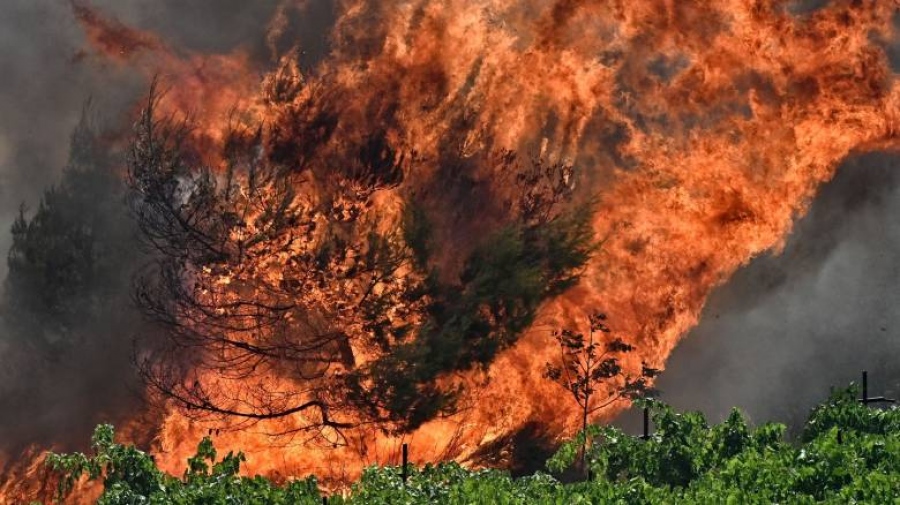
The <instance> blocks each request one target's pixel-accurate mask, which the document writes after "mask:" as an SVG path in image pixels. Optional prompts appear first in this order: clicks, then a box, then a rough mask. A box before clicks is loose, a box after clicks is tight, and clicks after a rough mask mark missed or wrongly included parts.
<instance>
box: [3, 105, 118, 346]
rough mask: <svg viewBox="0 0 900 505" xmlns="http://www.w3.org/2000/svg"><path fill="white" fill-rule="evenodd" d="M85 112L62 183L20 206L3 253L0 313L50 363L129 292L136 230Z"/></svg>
mask: <svg viewBox="0 0 900 505" xmlns="http://www.w3.org/2000/svg"><path fill="white" fill-rule="evenodd" d="M89 111H90V107H89V106H86V107H85V112H84V114H83V117H82V120H81V122H80V123H79V125H78V126H77V127H76V129H75V130H74V132H73V134H72V139H71V147H70V152H69V160H68V163H67V165H66V167H65V169H64V171H63V174H62V178H61V181H60V183H59V184H58V185H56V186H54V187H51V188H49V189H47V190H46V191H45V192H44V194H43V197H42V198H41V201H40V204H39V205H38V206H37V209H36V210H35V211H34V212H33V213H29V212H28V210H27V208H26V206H25V205H24V204H22V206H21V208H20V211H19V215H18V217H17V218H16V220H15V221H14V223H13V226H12V229H11V232H12V245H11V247H10V249H9V252H8V255H7V265H8V272H7V276H6V279H5V289H4V292H5V295H4V298H3V299H2V302H0V315H2V316H3V319H4V320H5V321H6V322H7V324H8V325H9V328H10V330H11V331H10V334H11V335H13V336H15V337H17V339H18V340H19V341H20V342H21V343H23V344H25V345H26V346H27V347H28V348H30V349H32V350H33V351H35V352H37V353H39V354H41V355H43V356H44V357H45V358H49V359H51V360H56V359H59V358H60V356H61V354H63V353H65V352H66V350H67V349H69V348H70V347H71V346H73V345H78V344H80V343H81V340H82V337H83V336H84V335H83V333H84V332H85V328H86V327H88V326H90V324H91V323H93V322H96V321H97V320H98V319H103V318H106V316H105V315H104V314H103V312H104V311H105V310H106V309H108V308H109V305H110V304H111V303H112V301H113V300H114V299H116V298H117V297H118V295H119V294H120V293H123V292H125V291H126V290H127V282H128V277H129V274H128V268H129V267H128V265H129V264H130V263H131V262H132V261H133V258H134V255H133V253H127V254H126V253H125V251H128V250H129V249H130V248H132V247H133V242H132V240H131V236H132V231H133V229H132V226H131V222H130V220H129V219H128V218H127V216H126V215H125V205H124V201H123V197H124V186H123V184H122V182H121V179H120V178H119V176H118V175H117V174H116V172H115V170H114V169H113V165H114V161H113V159H112V158H111V156H110V153H109V149H108V148H107V147H106V146H105V145H103V141H102V139H101V138H100V137H99V135H98V134H97V132H96V131H95V129H94V127H93V126H92V125H91V122H90V120H89V118H90V112H89ZM123 280H124V282H123ZM108 319H109V318H106V320H108Z"/></svg>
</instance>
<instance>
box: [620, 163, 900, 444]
mask: <svg viewBox="0 0 900 505" xmlns="http://www.w3.org/2000/svg"><path fill="white" fill-rule="evenodd" d="M898 216H900V156H898V155H889V154H883V153H880V154H870V155H865V156H859V157H854V158H852V159H850V160H848V161H846V162H845V163H844V164H843V165H842V166H841V167H840V168H839V170H838V173H837V175H836V177H835V178H834V180H833V181H831V182H830V183H828V184H827V185H826V186H825V187H824V188H823V189H822V191H821V192H820V193H819V195H818V196H817V197H816V199H815V201H814V202H813V204H812V207H811V209H810V212H809V214H808V215H807V216H806V217H804V218H803V219H802V220H801V221H800V222H799V223H798V224H797V225H796V229H795V230H794V232H793V233H792V234H791V236H790V238H789V239H788V243H787V247H786V248H785V250H784V253H783V254H781V255H771V254H769V255H764V256H761V257H759V258H757V259H755V260H754V261H752V262H751V263H750V264H749V265H748V266H747V267H745V268H744V269H742V270H741V271H739V272H738V273H737V275H735V276H734V277H733V278H732V279H731V280H730V281H729V282H728V283H727V284H726V285H724V286H722V287H721V288H719V289H718V290H717V291H716V292H715V293H713V295H712V296H711V298H710V299H709V302H708V304H707V306H706V309H705V310H704V312H703V315H702V317H701V322H700V325H699V326H698V327H697V328H696V329H695V330H694V331H692V332H691V333H690V334H689V335H688V336H687V337H686V339H685V340H683V341H682V343H681V344H680V345H679V347H678V348H677V349H676V350H675V352H674V353H673V354H672V356H671V358H670V360H669V363H668V365H667V367H666V371H665V372H664V374H663V375H662V377H661V378H660V381H659V384H658V385H659V388H660V389H661V391H662V395H661V399H662V400H664V401H666V402H668V403H670V404H672V405H674V406H675V407H677V408H678V409H682V410H700V411H702V412H704V413H705V414H706V415H707V417H708V418H709V419H710V420H711V421H717V422H718V421H720V420H722V419H723V418H724V417H725V416H726V415H727V414H728V412H729V411H730V409H731V408H732V407H739V408H741V409H742V410H744V411H745V412H746V413H747V414H749V417H750V418H751V419H752V420H753V421H754V422H765V421H779V422H786V423H788V424H789V426H790V427H791V428H792V431H794V432H796V430H797V429H798V428H799V427H800V426H801V425H802V423H803V422H804V421H805V419H806V415H807V414H808V412H809V409H810V408H812V407H813V406H815V405H816V404H817V403H818V402H820V401H822V400H824V399H826V398H827V396H828V394H829V389H830V387H832V386H835V387H846V386H847V385H848V384H849V383H850V382H851V381H856V382H857V383H858V382H859V381H860V372H861V371H862V370H868V371H869V390H870V395H872V396H877V395H881V394H886V395H888V396H891V397H893V398H898V397H900V310H898V307H900V221H898ZM620 423H621V424H622V425H624V426H626V427H627V428H628V429H629V430H632V431H634V430H637V429H639V428H638V426H639V425H638V423H637V415H636V414H635V413H633V412H632V413H630V414H629V415H628V416H626V417H625V418H623V419H622V420H621V421H620Z"/></svg>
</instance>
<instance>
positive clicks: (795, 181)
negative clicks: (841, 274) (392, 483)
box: [75, 0, 900, 479]
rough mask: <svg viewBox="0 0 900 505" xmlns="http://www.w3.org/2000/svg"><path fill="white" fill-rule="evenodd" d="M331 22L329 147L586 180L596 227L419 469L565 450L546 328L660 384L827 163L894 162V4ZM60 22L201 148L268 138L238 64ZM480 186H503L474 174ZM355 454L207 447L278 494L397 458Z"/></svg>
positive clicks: (377, 446)
mask: <svg viewBox="0 0 900 505" xmlns="http://www.w3.org/2000/svg"><path fill="white" fill-rule="evenodd" d="M334 7H335V12H336V22H335V26H334V29H333V32H332V34H331V36H330V47H331V49H330V51H329V53H328V55H327V57H326V58H324V59H323V60H322V61H321V62H319V63H318V64H317V65H316V66H315V68H313V69H310V71H308V72H306V75H305V76H304V77H303V78H304V79H306V80H307V81H308V82H310V83H315V84H316V85H320V86H322V87H323V89H326V90H328V91H327V97H328V101H329V102H328V103H329V105H330V106H331V107H332V108H333V109H334V110H335V111H337V113H338V117H339V120H340V126H339V128H340V131H341V135H343V136H344V138H351V139H352V138H355V137H361V136H363V135H365V134H366V132H371V131H382V130H383V131H385V132H386V134H387V138H388V139H389V140H390V142H391V143H392V144H393V146H394V147H395V148H396V149H397V150H398V151H402V152H412V151H415V152H416V153H418V156H419V159H420V160H422V163H420V165H421V167H419V168H416V169H415V170H416V172H415V173H414V174H413V176H414V177H415V178H416V179H417V180H419V181H420V184H421V185H422V187H428V186H429V183H430V184H431V185H432V186H435V187H437V186H439V184H440V182H441V179H440V177H442V175H441V171H440V170H436V169H434V167H440V166H441V165H440V164H441V161H442V160H443V159H445V156H446V153H448V152H453V153H458V154H462V155H463V157H465V156H467V155H471V156H474V155H475V153H479V152H483V151H490V150H496V149H514V150H517V151H520V152H525V153H531V154H535V155H541V156H543V157H545V158H549V159H553V160H568V161H571V162H572V163H574V164H575V165H576V167H578V168H579V169H580V170H581V171H582V176H581V179H580V182H579V183H580V184H581V187H580V191H581V192H582V194H583V196H584V197H586V198H587V197H590V198H597V199H598V200H599V202H600V206H599V211H598V213H597V217H596V221H595V223H594V225H595V230H596V232H597V235H598V237H601V238H603V240H604V243H603V248H602V250H601V251H600V252H599V253H598V254H597V256H596V257H595V259H594V260H593V261H592V262H591V263H590V265H589V268H588V271H587V272H586V274H585V276H584V279H583V281H582V282H581V284H580V285H579V286H578V287H577V288H575V289H573V290H571V291H570V292H569V293H567V294H566V295H564V296H562V297H560V298H559V299H557V300H554V301H553V302H552V303H548V304H547V305H546V306H545V307H544V308H543V309H542V311H541V318H540V321H539V323H538V324H536V325H535V327H534V328H533V329H532V330H531V331H530V332H529V333H528V334H527V335H526V336H525V337H524V338H523V339H522V340H521V342H520V343H519V344H518V345H517V346H516V347H515V348H514V349H511V350H510V351H508V352H506V353H505V354H503V355H502V356H501V357H500V358H499V359H498V360H497V361H496V362H495V363H494V365H493V366H492V367H491V369H490V371H489V372H488V373H486V374H480V375H479V376H473V377H470V378H469V380H470V381H471V382H472V384H473V385H475V387H474V388H473V389H472V390H471V392H470V395H469V397H468V398H467V399H466V400H467V401H468V402H469V405H470V406H471V407H472V408H471V409H469V410H466V411H465V412H464V413H463V414H462V415H461V416H459V417H458V418H455V419H451V420H447V421H439V422H433V423H431V424H429V425H426V426H425V427H424V428H422V429H421V430H419V431H418V432H416V433H415V434H413V435H412V436H411V443H412V445H413V447H414V450H413V453H414V455H415V457H416V458H415V459H419V460H428V459H434V458H438V457H452V458H457V459H462V460H465V459H467V458H468V457H470V456H471V455H472V454H473V453H475V452H476V450H477V449H478V447H479V446H483V445H485V444H487V443H489V442H491V441H494V440H496V439H498V438H500V437H503V436H505V435H508V434H509V433H512V432H515V431H516V430H517V429H520V428H522V427H523V426H525V425H526V424H528V423H530V422H533V421H538V422H539V423H540V424H541V425H542V426H545V427H546V429H547V431H548V433H551V434H561V433H566V432H568V431H569V430H571V428H572V423H573V421H575V418H574V416H573V415H572V411H571V407H570V406H569V405H568V403H567V401H566V398H565V396H564V395H563V394H561V391H557V390H556V389H554V388H556V386H554V385H552V384H550V383H548V382H546V381H545V380H543V379H542V378H541V377H540V370H541V367H542V365H543V363H544V362H546V360H547V359H548V356H549V354H550V353H551V352H553V351H554V349H555V348H554V347H553V345H552V344H551V340H550V339H549V330H550V329H551V328H555V327H558V326H559V325H564V324H569V325H571V324H580V321H582V319H583V316H584V314H585V313H586V311H589V310H592V309H594V308H598V307H599V308H602V309H603V310H604V311H606V312H608V313H609V314H610V315H611V318H612V325H613V327H614V328H613V329H614V330H615V331H616V332H617V333H618V334H620V335H622V336H623V337H625V338H627V339H630V340H631V341H633V342H634V343H635V344H637V346H638V351H637V353H636V354H637V355H636V356H634V361H635V362H637V361H640V360H643V361H646V362H648V363H649V364H651V365H656V366H662V365H663V364H664V363H665V360H666V357H667V356H668V355H669V353H670V352H671V351H672V349H673V348H674V346H675V345H676V344H677V343H678V340H679V338H681V336H682V335H684V334H685V332H687V331H688V330H689V329H690V328H691V327H693V326H694V325H695V324H696V323H697V320H698V317H699V314H700V312H701V310H702V308H703V305H704V302H705V300H706V297H707V296H708V294H709V293H710V291H711V290H712V289H713V288H714V287H716V286H717V285H719V284H721V283H723V282H725V281H726V280H727V279H728V278H729V277H730V276H731V275H732V274H733V273H734V272H735V271H736V270H737V269H738V268H739V267H741V266H742V265H744V264H746V263H747V262H748V261H749V260H750V259H751V258H753V257H754V256H756V255H759V254H760V253H762V252H764V251H768V250H772V249H775V250H778V249H779V248H780V247H782V245H783V243H784V240H785V237H786V236H787V235H788V234H789V232H790V231H791V227H792V224H793V223H794V221H795V220H796V219H797V218H798V217H799V216H801V215H803V213H804V212H805V211H806V208H807V205H808V204H809V202H810V200H811V199H812V198H813V197H814V195H815V193H816V190H817V188H818V187H819V186H820V185H821V184H822V183H823V182H825V181H828V180H829V179H830V178H831V177H832V176H833V173H834V170H835V167H836V166H837V164H838V163H839V162H840V161H841V160H843V159H844V158H846V157H847V156H848V155H849V154H851V153H854V152H863V151H869V150H874V149H895V148H896V147H897V145H898V136H897V130H898V118H900V114H898V113H900V88H898V86H897V84H896V78H895V76H894V74H893V73H892V71H891V68H890V64H889V61H888V58H887V55H886V51H885V45H886V44H887V43H888V42H889V41H891V40H893V39H894V38H895V37H896V29H897V23H896V19H897V16H898V9H900V3H898V2H896V1H895V0H880V1H875V0H868V1H866V0H852V1H851V0H847V1H837V0H836V1H833V2H831V3H830V4H829V5H828V7H826V8H823V9H820V10H815V11H813V12H811V13H804V14H796V13H794V12H792V11H791V9H790V7H791V5H790V4H789V3H787V2H779V1H775V0H768V1H765V0H721V1H700V0H697V1H691V2H676V1H673V0H668V1H667V0H642V1H634V0H631V1H627V2H626V1H602V2H601V1H586V0H585V1H577V0H521V1H511V0H509V1H507V0H466V1H463V0H443V1H438V0H434V1H430V0H419V1H389V2H384V1H375V0H372V1H365V0H339V1H337V2H336V3H335V6H334ZM308 8H309V5H308V2H303V1H298V2H284V3H283V4H282V5H281V7H280V8H279V9H278V15H277V16H276V19H275V20H274V21H273V22H272V23H271V24H270V31H269V34H268V38H267V40H268V41H269V42H270V45H271V46H272V47H275V48H277V47H279V44H280V45H281V46H282V47H283V46H284V45H285V44H286V42H285V37H289V35H286V34H289V31H288V30H285V26H286V23H289V21H285V19H288V17H287V16H288V14H290V13H295V14H296V13H301V14H300V15H301V16H302V12H303V10H304V9H308ZM75 12H76V15H77V16H78V18H79V20H80V21H81V23H82V25H83V26H84V28H85V30H86V33H87V35H88V37H89V40H90V41H91V43H92V47H93V49H94V50H95V51H98V52H99V53H101V54H103V55H106V57H108V58H109V59H110V60H111V61H114V62H116V63H115V64H117V65H122V66H125V67H128V68H137V69H141V70H142V71H144V72H145V73H146V74H147V75H155V74H157V73H159V72H161V73H162V75H163V76H164V78H165V79H166V80H167V81H168V82H170V83H171V84H172V86H171V90H172V91H171V97H170V98H171V100H169V101H168V102H167V103H169V104H170V106H172V107H174V108H176V109H189V110H191V111H193V112H194V115H195V117H196V118H197V119H198V120H199V121H200V124H201V125H202V126H203V131H204V133H205V137H206V139H207V141H209V142H212V143H215V141H216V140H217V138H218V136H219V135H220V133H221V131H222V129H223V127H224V125H225V124H226V119H227V114H228V112H230V111H231V110H232V108H233V107H234V106H235V105H236V104H237V105H238V106H239V107H240V109H241V110H243V111H246V114H248V115H250V116H252V117H253V118H254V119H259V120H265V121H277V120H278V115H277V113H278V110H277V108H273V107H270V106H267V105H266V104H265V103H264V101H263V99H262V96H261V93H260V92H258V91H256V90H258V89H259V88H258V84H259V81H260V78H261V75H260V74H261V73H264V72H265V70H264V69H262V68H259V67H257V66H255V65H254V64H253V63H251V61H252V59H251V58H249V57H248V56H247V53H246V52H238V53H235V54H228V55H207V54H200V53H189V52H185V51H183V50H178V49H175V48H174V47H173V46H172V45H171V44H169V43H167V42H166V41H165V40H163V38H161V37H159V36H157V35H154V34H152V33H148V32H140V31H137V30H134V29H132V28H128V27H127V26H125V25H122V24H121V23H118V22H115V21H111V20H109V19H106V18H104V17H103V16H102V15H100V14H99V13H97V12H95V11H93V10H91V9H89V8H87V7H85V6H76V8H75ZM300 49H301V50H302V47H301V48H300ZM299 78H300V77H299V76H298V79H299ZM474 174H475V176H476V177H479V178H480V179H481V180H483V181H485V183H486V184H489V185H494V186H496V185H501V184H502V180H503V178H502V177H497V175H498V174H494V173H491V171H490V169H489V168H483V169H477V170H475V171H474ZM496 189H497V190H498V191H502V189H503V188H496ZM452 222H453V218H452V216H448V217H447V223H446V224H448V225H449V224H452ZM448 228H449V226H448ZM467 238H471V237H466V236H461V237H459V239H460V240H466V239H467ZM611 414H612V412H607V413H606V414H605V415H611ZM202 434H205V427H201V428H198V427H196V426H192V425H190V424H189V423H188V422H187V421H185V420H184V419H183V418H181V417H180V416H179V414H178V413H177V412H174V411H173V412H171V413H169V415H168V416H167V418H166V420H165V422H164V424H163V426H162V427H161V429H160V437H159V439H158V444H159V447H160V448H161V449H162V450H164V451H167V454H168V457H167V458H165V459H166V461H165V464H166V465H168V466H169V467H170V468H172V469H174V468H176V467H180V465H181V462H182V461H183V459H184V457H185V456H186V454H187V453H188V452H189V451H190V449H191V448H192V446H193V444H195V443H196V440H197V438H198V436H201V435H202ZM360 437H361V438H360V444H359V446H358V447H351V448H347V449H343V450H341V451H339V452H335V451H331V450H330V449H327V448H324V449H323V448H313V447H288V448H280V447H274V446H273V441H272V440H271V439H270V438H268V437H266V436H264V435H262V434H255V433H252V432H246V431H245V432H224V433H223V434H221V435H220V436H219V439H220V440H219V441H218V443H220V444H221V445H223V446H226V447H227V446H235V447H239V448H241V449H244V450H245V451H247V452H248V453H249V454H250V462H249V463H250V471H252V472H278V473H280V474H281V475H295V474H303V473H308V472H316V473H319V474H321V475H323V476H329V477H334V478H338V479H340V478H343V477H345V476H350V477H352V476H353V475H355V474H356V473H357V472H358V470H359V463H360V462H390V461H395V459H394V458H396V454H397V451H396V449H397V447H398V443H399V441H398V440H394V439H388V438H385V437H380V436H378V437H376V436H375V435H372V436H371V437H370V436H368V434H360ZM373 440H377V441H375V442H373Z"/></svg>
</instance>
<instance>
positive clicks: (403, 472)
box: [401, 444, 409, 485]
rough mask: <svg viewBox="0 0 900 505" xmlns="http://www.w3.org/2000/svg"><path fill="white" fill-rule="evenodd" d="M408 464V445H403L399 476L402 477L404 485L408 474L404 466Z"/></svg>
mask: <svg viewBox="0 0 900 505" xmlns="http://www.w3.org/2000/svg"><path fill="white" fill-rule="evenodd" d="M408 463H409V445H408V444H403V469H402V470H401V475H402V476H403V484H404V485H406V479H407V478H408V477H409V472H408V471H407V469H406V465H407V464H408Z"/></svg>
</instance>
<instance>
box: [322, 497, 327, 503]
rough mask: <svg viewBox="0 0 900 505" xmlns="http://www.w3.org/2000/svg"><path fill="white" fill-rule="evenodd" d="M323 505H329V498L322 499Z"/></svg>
mask: <svg viewBox="0 0 900 505" xmlns="http://www.w3.org/2000/svg"><path fill="white" fill-rule="evenodd" d="M322 505H328V497H327V496H323V497H322Z"/></svg>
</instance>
